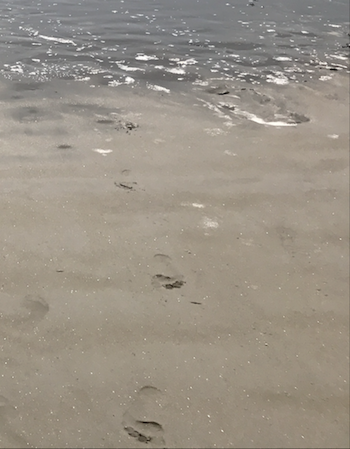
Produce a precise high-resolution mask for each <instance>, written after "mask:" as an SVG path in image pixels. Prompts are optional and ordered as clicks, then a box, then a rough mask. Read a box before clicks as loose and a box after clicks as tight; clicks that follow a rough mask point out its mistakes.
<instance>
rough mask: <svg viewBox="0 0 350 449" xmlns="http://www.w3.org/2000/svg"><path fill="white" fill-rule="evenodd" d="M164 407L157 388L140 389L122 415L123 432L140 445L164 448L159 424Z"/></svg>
mask: <svg viewBox="0 0 350 449" xmlns="http://www.w3.org/2000/svg"><path fill="white" fill-rule="evenodd" d="M164 405H165V398H164V395H163V393H162V392H161V391H160V390H158V388H155V387H152V386H145V387H143V388H141V389H140V390H139V391H138V393H137V394H136V397H135V398H134V400H133V402H132V404H131V405H130V407H129V408H128V410H127V411H126V412H125V413H124V415H123V421H122V425H123V427H124V430H125V431H126V432H127V433H128V435H130V436H131V437H133V438H136V439H137V440H138V441H139V442H141V443H145V444H147V443H152V445H156V446H164V445H165V441H164V429H163V426H162V424H160V421H161V419H162V409H163V407H164Z"/></svg>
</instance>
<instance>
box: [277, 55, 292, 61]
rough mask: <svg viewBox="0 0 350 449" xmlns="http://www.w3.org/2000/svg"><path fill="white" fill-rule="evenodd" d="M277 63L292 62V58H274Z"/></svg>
mask: <svg viewBox="0 0 350 449" xmlns="http://www.w3.org/2000/svg"><path fill="white" fill-rule="evenodd" d="M274 59H275V60H276V61H292V58H289V57H288V56H277V57H276V58H274Z"/></svg>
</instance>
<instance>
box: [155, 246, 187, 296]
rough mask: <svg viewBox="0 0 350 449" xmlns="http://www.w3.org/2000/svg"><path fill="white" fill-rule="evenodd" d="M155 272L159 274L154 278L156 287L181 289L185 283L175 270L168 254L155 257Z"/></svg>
mask: <svg viewBox="0 0 350 449" xmlns="http://www.w3.org/2000/svg"><path fill="white" fill-rule="evenodd" d="M153 259H154V271H156V272H157V274H155V275H154V276H152V285H153V286H154V287H163V288H166V289H167V290H172V289H174V288H181V287H182V286H183V285H184V284H185V281H184V280H183V278H184V277H183V276H182V275H181V274H179V273H178V272H177V270H176V269H175V268H174V265H173V263H172V260H171V258H170V257H169V256H167V255H166V254H156V255H155V256H154V258H153Z"/></svg>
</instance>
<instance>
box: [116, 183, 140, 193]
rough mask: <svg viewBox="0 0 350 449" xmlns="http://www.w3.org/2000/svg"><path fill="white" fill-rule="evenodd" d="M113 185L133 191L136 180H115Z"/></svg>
mask: <svg viewBox="0 0 350 449" xmlns="http://www.w3.org/2000/svg"><path fill="white" fill-rule="evenodd" d="M114 185H115V186H116V187H119V188H120V189H123V190H128V191H132V190H133V191H135V190H136V188H135V186H136V185H137V182H133V181H124V182H115V183H114Z"/></svg>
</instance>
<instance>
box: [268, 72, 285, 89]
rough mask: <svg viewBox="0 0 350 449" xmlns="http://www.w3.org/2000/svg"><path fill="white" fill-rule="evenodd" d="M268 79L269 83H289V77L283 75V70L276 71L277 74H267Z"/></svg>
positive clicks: (281, 84)
mask: <svg viewBox="0 0 350 449" xmlns="http://www.w3.org/2000/svg"><path fill="white" fill-rule="evenodd" d="M266 81H267V82H268V83H274V84H278V85H280V86H284V85H286V84H289V79H288V78H287V77H286V76H285V75H283V73H281V72H276V73H275V76H274V75H271V74H269V75H267V76H266Z"/></svg>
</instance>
